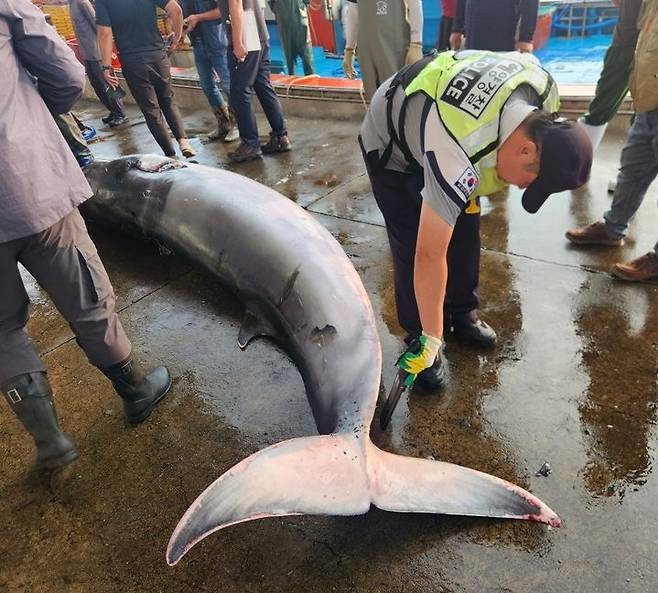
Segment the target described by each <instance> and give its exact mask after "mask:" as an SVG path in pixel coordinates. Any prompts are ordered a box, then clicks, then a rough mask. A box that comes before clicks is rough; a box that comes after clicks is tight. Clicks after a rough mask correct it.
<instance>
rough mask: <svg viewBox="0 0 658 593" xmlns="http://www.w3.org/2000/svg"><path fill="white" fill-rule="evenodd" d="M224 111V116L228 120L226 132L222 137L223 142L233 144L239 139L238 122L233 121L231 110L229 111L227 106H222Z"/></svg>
mask: <svg viewBox="0 0 658 593" xmlns="http://www.w3.org/2000/svg"><path fill="white" fill-rule="evenodd" d="M224 109H225V110H226V111H225V113H224V115H225V116H226V118H227V120H228V132H226V136H224V142H235V141H236V140H238V139H239V138H240V130H239V129H238V122H237V121H236V120H235V115H234V114H233V110H232V109H229V107H228V106H227V105H224Z"/></svg>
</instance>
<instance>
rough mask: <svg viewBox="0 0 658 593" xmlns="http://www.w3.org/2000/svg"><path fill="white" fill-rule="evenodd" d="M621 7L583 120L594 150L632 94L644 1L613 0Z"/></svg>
mask: <svg viewBox="0 0 658 593" xmlns="http://www.w3.org/2000/svg"><path fill="white" fill-rule="evenodd" d="M613 1H614V3H615V5H616V6H617V7H618V8H619V19H618V20H617V25H616V26H615V30H614V33H613V35H612V44H611V45H610V47H609V48H608V51H607V52H606V53H605V58H604V60H603V70H601V75H600V76H599V80H598V82H597V83H596V91H595V93H594V98H593V99H592V102H591V103H590V104H589V110H588V111H587V113H586V114H585V115H583V117H582V118H581V119H580V121H581V122H582V123H583V124H584V125H585V130H587V133H588V134H589V137H590V139H591V140H592V146H594V150H596V148H597V147H598V145H599V144H600V143H601V140H602V139H603V134H604V133H605V129H606V127H607V126H608V122H609V121H610V120H611V119H612V118H613V117H614V116H615V113H617V109H619V106H620V105H621V103H622V101H623V100H624V99H625V98H626V95H627V94H628V78H629V76H630V74H631V70H632V68H633V57H634V56H635V46H636V45H637V37H638V35H639V34H640V32H639V30H638V28H637V21H638V18H639V16H640V9H641V8H642V0H613Z"/></svg>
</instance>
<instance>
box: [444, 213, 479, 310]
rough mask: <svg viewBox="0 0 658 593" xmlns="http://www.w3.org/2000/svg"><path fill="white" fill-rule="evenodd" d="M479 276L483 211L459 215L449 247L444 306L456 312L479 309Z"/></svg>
mask: <svg viewBox="0 0 658 593" xmlns="http://www.w3.org/2000/svg"><path fill="white" fill-rule="evenodd" d="M479 276H480V211H479V208H477V212H473V213H472V214H471V213H467V212H466V211H465V210H464V211H463V212H462V213H461V214H460V215H459V217H458V218H457V222H456V223H455V227H454V229H453V232H452V238H451V239H450V245H449V246H448V286H447V287H446V303H445V308H446V310H447V311H448V312H450V313H451V314H455V315H464V314H468V313H469V312H470V311H473V310H475V309H477V308H478V305H479V299H478V281H479Z"/></svg>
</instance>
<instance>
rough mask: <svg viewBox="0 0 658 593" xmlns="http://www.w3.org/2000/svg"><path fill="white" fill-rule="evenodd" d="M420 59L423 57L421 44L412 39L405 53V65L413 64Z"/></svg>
mask: <svg viewBox="0 0 658 593" xmlns="http://www.w3.org/2000/svg"><path fill="white" fill-rule="evenodd" d="M422 59H423V44H422V43H417V42H415V41H412V42H411V43H410V44H409V49H408V50H407V55H406V57H405V58H404V63H405V65H408V64H413V63H415V62H417V61H418V60H422Z"/></svg>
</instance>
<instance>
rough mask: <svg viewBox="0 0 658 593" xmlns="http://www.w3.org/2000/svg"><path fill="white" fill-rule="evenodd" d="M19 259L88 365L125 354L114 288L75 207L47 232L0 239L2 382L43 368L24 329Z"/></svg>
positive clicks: (24, 295)
mask: <svg viewBox="0 0 658 593" xmlns="http://www.w3.org/2000/svg"><path fill="white" fill-rule="evenodd" d="M19 262H20V263H21V264H23V266H24V267H25V268H26V269H27V270H28V271H29V272H30V273H31V274H32V276H34V278H35V279H36V281H37V282H38V283H39V285H40V286H41V287H42V288H43V289H44V290H45V291H46V292H47V293H48V295H49V296H50V298H51V299H52V300H53V302H54V303H55V306H56V307H57V309H58V310H59V312H60V313H61V314H62V315H63V316H64V318H65V319H66V321H68V322H69V325H70V326H71V329H72V330H73V332H74V333H75V336H76V340H77V342H78V344H79V345H80V346H81V347H82V349H83V350H84V351H85V354H86V355H87V358H88V359H89V362H90V363H91V364H93V365H94V366H97V367H103V368H104V367H110V366H112V365H115V364H117V363H119V362H122V361H123V360H125V359H126V358H128V357H129V355H130V351H131V344H130V341H129V340H128V337H127V336H126V334H125V332H124V330H123V327H122V326H121V322H120V321H119V318H118V317H117V314H116V312H115V311H114V304H115V297H114V290H113V289H112V285H111V284H110V279H109V278H108V276H107V273H106V272H105V268H104V267H103V263H102V262H101V260H100V258H99V257H98V253H97V251H96V246H95V245H94V243H93V241H92V240H91V238H90V237H89V234H88V233H87V228H86V226H85V223H84V221H83V219H82V216H80V213H79V212H78V210H77V208H76V209H75V210H73V211H72V212H71V213H70V214H68V215H67V216H65V217H64V218H63V219H62V220H60V221H59V222H57V223H56V224H54V225H53V226H51V227H50V228H48V229H46V230H45V231H42V232H40V233H37V234H35V235H30V236H29V237H24V238H21V239H15V240H13V241H7V242H6V243H0V286H2V290H0V385H2V384H4V383H6V382H7V381H8V380H9V379H11V378H13V377H16V376H17V375H22V374H24V373H31V372H40V371H45V366H44V364H43V362H42V361H41V359H40V358H39V355H38V354H37V352H36V350H35V349H34V346H33V344H32V342H31V340H30V338H29V336H28V334H27V332H26V329H25V325H26V323H27V320H28V305H29V299H28V296H27V293H26V292H25V287H24V285H23V281H22V279H21V276H20V273H19V271H18V263H19Z"/></svg>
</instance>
